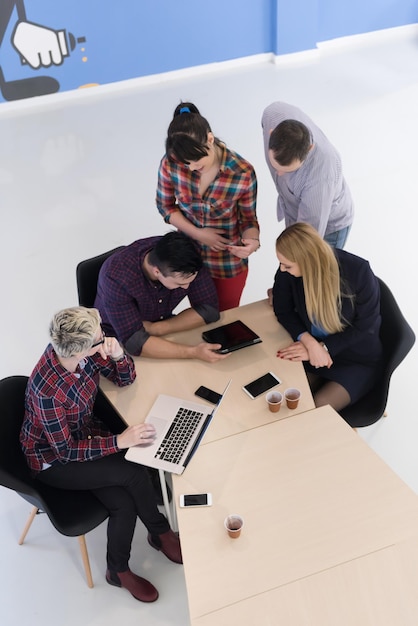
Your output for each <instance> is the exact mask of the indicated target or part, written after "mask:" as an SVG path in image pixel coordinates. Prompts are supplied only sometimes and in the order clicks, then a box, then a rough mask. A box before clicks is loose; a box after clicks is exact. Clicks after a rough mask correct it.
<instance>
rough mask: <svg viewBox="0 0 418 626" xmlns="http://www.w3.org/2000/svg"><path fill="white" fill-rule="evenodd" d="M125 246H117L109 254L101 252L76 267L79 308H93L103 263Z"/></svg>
mask: <svg viewBox="0 0 418 626" xmlns="http://www.w3.org/2000/svg"><path fill="white" fill-rule="evenodd" d="M124 247H125V246H119V247H118V248H114V249H113V250H109V252H103V254H99V255H98V256H95V257H92V258H91V259H86V260H85V261H80V263H79V264H78V265H77V270H76V277H77V292H78V302H79V304H80V305H81V306H86V307H93V306H94V301H95V299H96V293H97V281H98V279H99V272H100V268H101V267H102V265H103V263H104V262H105V261H106V259H108V258H109V257H110V256H111V255H112V254H113V253H114V252H117V251H118V250H122V248H124Z"/></svg>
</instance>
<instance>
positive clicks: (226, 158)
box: [157, 102, 260, 311]
mask: <svg viewBox="0 0 418 626" xmlns="http://www.w3.org/2000/svg"><path fill="white" fill-rule="evenodd" d="M256 198H257V179H256V176H255V172H254V168H253V166H252V165H251V164H250V163H248V161H246V160H245V159H243V158H242V157H241V156H240V155H239V154H237V153H236V152H233V151H232V150H230V149H229V148H227V147H226V145H225V144H224V143H222V142H221V141H220V140H219V139H217V138H216V137H215V136H214V134H213V133H212V130H211V128H210V126H209V123H208V122H207V120H206V119H205V118H204V117H202V116H201V115H200V113H199V111H198V109H197V108H196V106H195V105H194V104H192V103H191V102H184V103H181V104H179V105H178V106H177V107H176V110H175V111H174V117H173V120H172V122H171V124H170V126H169V128H168V133H167V140H166V154H165V155H164V157H163V159H162V160H161V163H160V168H159V171H158V188H157V207H158V210H159V212H160V213H161V215H162V216H163V218H164V220H165V221H166V222H167V223H169V224H172V225H173V226H175V227H176V228H177V229H178V230H180V231H182V232H184V233H186V235H188V236H189V237H191V238H192V239H194V240H195V241H197V242H198V243H199V244H200V247H201V250H202V255H203V259H204V262H205V265H206V266H207V267H208V268H209V271H210V273H211V275H212V278H213V280H214V282H215V286H216V290H217V293H218V298H219V309H220V310H221V311H224V310H225V309H230V308H232V307H236V306H238V305H239V302H240V298H241V294H242V291H243V289H244V286H245V281H246V279H247V274H248V257H249V256H250V254H252V253H253V252H255V251H256V250H257V249H258V248H259V247H260V239H259V236H260V235H259V226H258V222H257V216H256Z"/></svg>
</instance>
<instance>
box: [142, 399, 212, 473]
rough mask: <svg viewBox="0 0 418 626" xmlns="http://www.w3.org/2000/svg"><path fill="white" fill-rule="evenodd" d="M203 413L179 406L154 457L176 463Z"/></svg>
mask: <svg viewBox="0 0 418 626" xmlns="http://www.w3.org/2000/svg"><path fill="white" fill-rule="evenodd" d="M202 416H203V413H200V412H199V411H192V410H191V409H184V408H180V409H179V410H178V411H177V415H176V417H175V418H174V420H173V422H172V424H171V426H170V428H169V429H168V431H167V434H166V436H165V437H164V439H163V440H162V442H161V444H160V447H159V448H158V450H157V452H156V453H155V456H154V458H156V459H164V461H168V462H170V463H178V462H179V461H180V459H181V458H182V456H183V454H184V451H185V450H186V448H187V446H188V445H189V442H190V439H191V438H192V437H193V434H194V433H195V431H196V428H197V427H198V426H199V422H200V419H201V417H202Z"/></svg>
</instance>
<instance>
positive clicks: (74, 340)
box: [49, 306, 101, 358]
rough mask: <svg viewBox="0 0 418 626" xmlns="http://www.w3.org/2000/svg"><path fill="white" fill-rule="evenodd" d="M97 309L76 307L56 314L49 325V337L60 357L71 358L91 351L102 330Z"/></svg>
mask: <svg viewBox="0 0 418 626" xmlns="http://www.w3.org/2000/svg"><path fill="white" fill-rule="evenodd" d="M100 323H101V318H100V314H99V311H98V310H97V309H87V308H86V307H84V306H75V307H71V308H69V309H63V310H62V311H58V313H55V315H54V317H53V318H52V320H51V323H50V325H49V336H50V338H51V343H52V345H53V348H54V350H55V352H56V353H57V354H58V356H61V357H63V358H69V357H72V356H74V355H75V354H78V353H80V352H84V351H87V350H90V348H91V347H92V345H93V343H94V338H95V336H96V334H97V331H98V329H99V328H100Z"/></svg>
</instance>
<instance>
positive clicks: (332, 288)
mask: <svg viewBox="0 0 418 626" xmlns="http://www.w3.org/2000/svg"><path fill="white" fill-rule="evenodd" d="M276 251H277V252H279V253H280V254H282V255H283V256H284V257H286V259H288V260H289V261H291V262H292V263H297V264H298V266H299V269H300V272H301V275H302V280H303V289H304V292H305V303H306V310H307V313H308V317H309V319H310V321H311V322H312V323H313V324H315V325H317V326H320V327H321V328H323V330H325V331H326V332H327V333H330V334H333V333H338V332H341V331H342V330H343V329H344V327H345V324H344V323H343V321H342V319H341V277H340V270H339V267H338V261H337V259H336V258H335V254H334V251H333V249H332V248H331V246H330V245H328V244H327V243H326V241H324V240H323V239H322V238H321V237H320V235H319V234H318V232H317V231H316V230H315V228H313V226H311V225H310V224H305V223H304V222H297V223H296V224H292V225H291V226H289V227H288V228H286V229H285V230H284V231H283V232H282V233H281V234H280V235H279V237H278V238H277V241H276Z"/></svg>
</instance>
